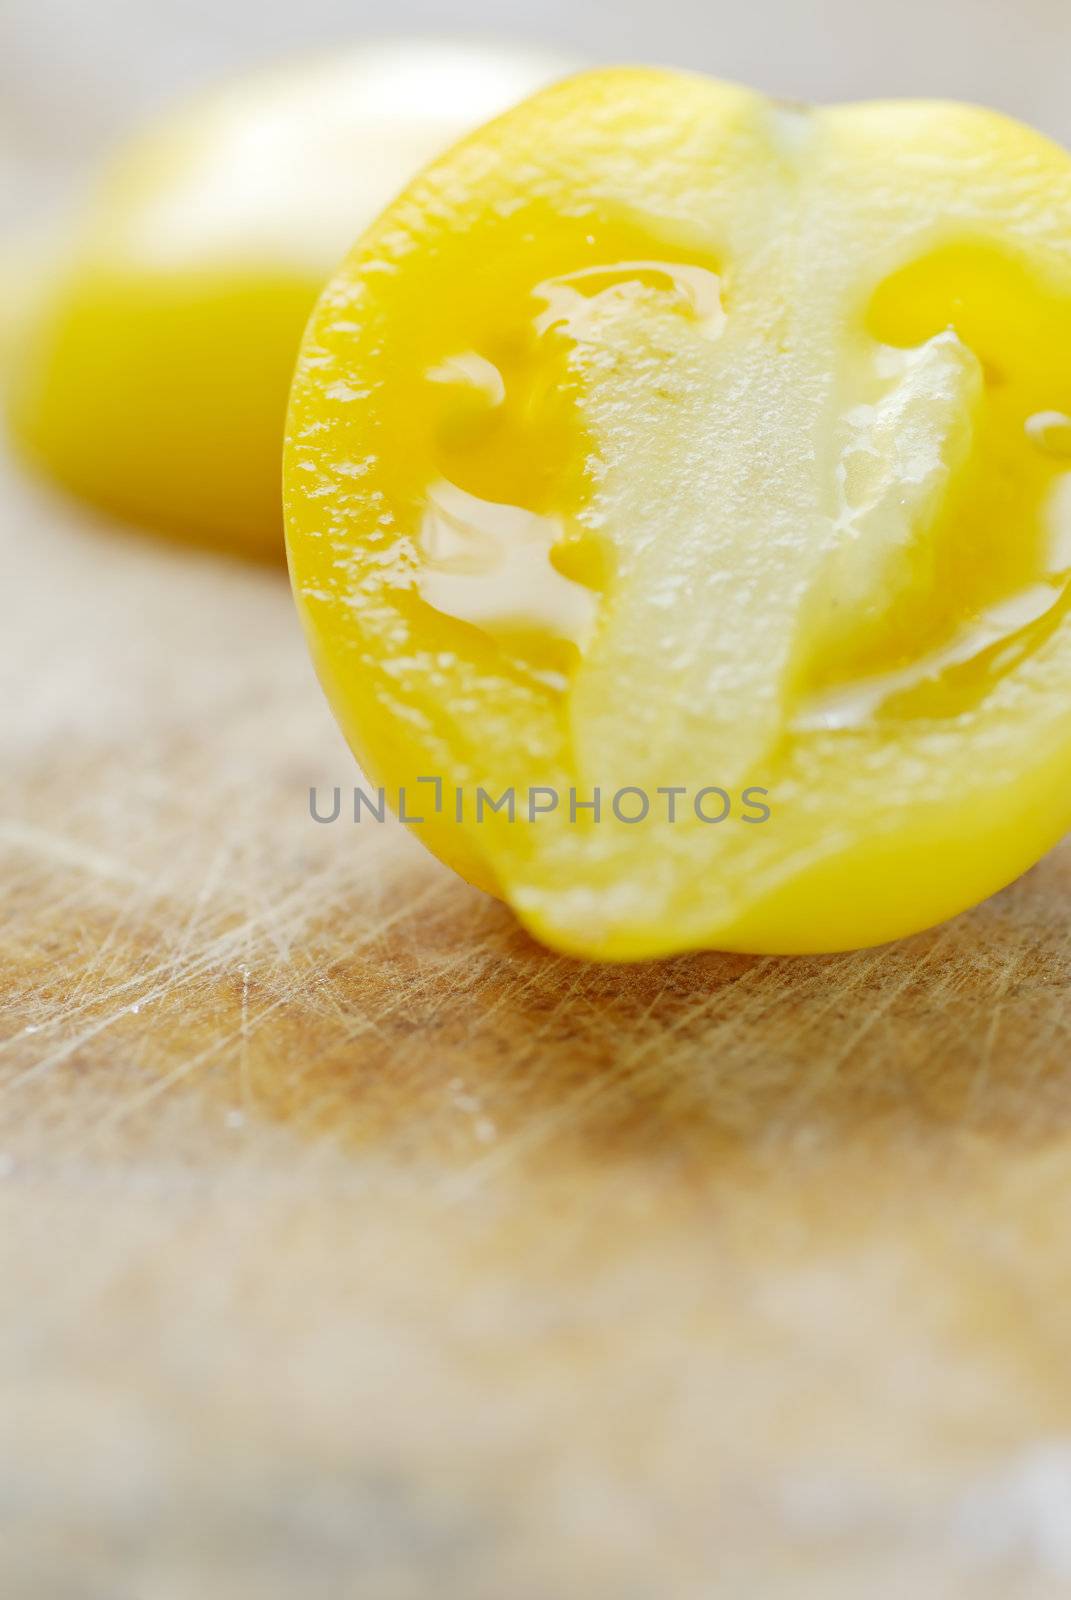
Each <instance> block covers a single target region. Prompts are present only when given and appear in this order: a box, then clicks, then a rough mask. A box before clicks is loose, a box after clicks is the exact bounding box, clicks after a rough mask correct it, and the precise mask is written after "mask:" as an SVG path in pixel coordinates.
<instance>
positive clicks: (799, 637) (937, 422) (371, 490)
mask: <svg viewBox="0 0 1071 1600" xmlns="http://www.w3.org/2000/svg"><path fill="white" fill-rule="evenodd" d="M1069 414H1071V159H1069V157H1068V156H1067V155H1066V154H1065V153H1064V152H1063V151H1061V150H1060V149H1058V148H1057V147H1056V146H1054V145H1052V144H1051V143H1049V142H1048V141H1046V140H1045V139H1043V138H1042V137H1041V136H1039V135H1038V134H1036V133H1034V132H1032V131H1030V130H1029V129H1027V128H1024V127H1022V126H1019V125H1017V124H1015V123H1013V122H1011V121H1008V120H1006V119H1005V118H1003V117H1001V116H998V115H996V114H992V113H989V112H987V111H982V110H978V109H974V108H970V107H964V106H956V105H945V104H929V103H925V104H923V103H908V102H903V103H881V104H864V105H854V106H841V107H836V108H831V109H808V108H803V107H786V106H783V105H777V104H774V103H772V102H770V101H768V100H766V99H764V98H762V97H761V96H759V95H756V94H753V93H751V92H749V91H747V90H744V89H741V88H736V87H731V86H727V85H723V84H719V83H716V82H712V81H709V80H706V79H703V78H699V77H693V76H691V75H685V74H681V73H676V72H669V71H663V70H654V69H652V70H647V69H614V70H609V71H604V72H597V73H592V74H585V75H582V76H580V77H577V78H573V79H570V80H568V81H567V82H565V83H563V84H561V85H558V86H556V87H554V88H552V89H549V90H546V91H544V92H542V93H541V94H538V95H536V96H535V97H534V98H533V99H531V100H530V101H528V102H527V103H525V104H524V105H523V106H521V107H520V108H518V109H516V110H514V111H512V112H511V113H509V114H507V115H506V116H504V117H503V118H501V119H500V120H498V121H497V122H495V123H493V124H491V125H490V126H488V127H486V128H484V129H482V130H481V131H480V132H478V133H476V134H475V135H473V136H471V137H470V138H469V139H467V140H466V141H464V142H463V143H461V144H460V145H459V146H458V147H457V148H455V149H454V150H453V151H452V152H450V153H449V154H448V155H447V156H445V157H444V158H443V159H441V160H440V161H438V162H437V163H436V164H435V165H433V166H432V167H431V168H429V169H428V170H427V171H426V172H425V173H424V174H423V175H422V176H421V177H420V178H419V179H417V180H416V181H415V182H414V183H413V184H412V185H411V187H410V188H409V189H408V190H407V191H406V192H405V194H404V195H402V196H401V197H400V198H399V199H398V201H397V202H396V203H395V204H394V205H393V206H392V207H391V208H390V209H389V210H388V211H387V212H386V213H385V214H384V216H382V217H381V218H380V219H379V221H378V222H377V223H376V224H375V226H374V227H373V228H372V229H371V230H370V231H369V232H368V233H366V234H365V236H364V237H363V238H362V239H361V240H360V241H359V242H358V244H357V245H356V247H355V248H354V250H353V252H352V253H351V255H350V256H349V258H348V259H347V261H346V262H345V264H344V265H343V266H342V267H341V269H340V270H339V272H338V273H337V274H336V276H335V277H334V279H333V280H332V282H331V284H330V285H329V287H328V288H327V290H326V291H325V293H324V295H323V297H322V298H321V300H320V303H319V306H318V308H317V310H316V312H315V314H314V316H313V318H312V320H311V322H310V325H309V329H308V331H307V334H306V337H305V341H304V344H303V348H302V353H301V357H300V360H299V363H298V369H297V374H296V377H295V382H294V388H293V392H292V397H291V407H290V414H289V421H288V428H287V445H286V451H285V472H284V499H285V505H286V521H287V540H288V548H289V558H290V566H291V575H292V580H293V585H294V591H295V595H296V598H297V602H298V606H299V609H300V612H301V615H302V618H303V621H304V625H305V628H306V631H307V635H308V639H309V642H310V646H311V649H312V652H313V656H314V658H315V661H316V664H317V669H318V671H319V674H320V677H321V680H322V682H323V685H324V687H325V690H326V692H327V695H328V697H329V699H330V702H331V704H332V706H333V708H334V711H335V714H336V716H337V718H338V720H339V722H340V724H341V726H342V728H343V731H344V732H345V734H346V736H347V738H348V740H349V741H350V744H351V746H352V748H353V750H354V751H355V753H356V755H357V757H358V759H359V761H360V763H361V765H362V767H363V768H364V770H365V772H366V773H367V774H368V775H369V777H370V778H371V780H372V782H373V783H374V784H382V785H384V786H385V787H386V789H387V791H388V794H389V795H390V796H391V797H392V801H393V803H395V804H398V803H400V802H401V800H402V798H403V797H402V794H401V791H402V790H403V789H404V790H405V795H404V803H405V807H406V810H407V813H408V814H409V815H410V816H412V815H420V816H422V817H423V819H424V820H423V821H422V822H420V823H419V824H417V825H415V827H414V831H415V832H416V833H417V835H418V836H419V837H420V838H421V839H422V840H423V841H424V842H425V843H426V844H427V845H428V846H429V847H430V848H431V849H432V850H433V851H435V852H436V854H438V855H439V856H440V857H441V858H442V859H443V860H444V861H446V862H448V863H449V864H451V865H452V866H454V867H455V868H456V869H457V870H458V871H459V872H461V873H462V874H463V875H464V876H466V877H467V878H469V879H470V880H471V881H473V882H475V883H477V884H480V885H482V886H483V887H484V888H487V889H489V890H491V891H492V892H494V893H497V894H498V895H500V896H502V897H503V898H504V899H505V900H507V901H508V902H509V904H510V905H511V906H513V907H514V909H515V910H516V912H517V914H518V915H519V916H520V918H521V919H522V920H523V922H524V923H525V924H526V926H527V927H528V928H529V929H530V930H531V931H532V932H533V933H535V934H536V935H537V936H538V937H539V938H540V939H542V940H544V941H545V942H546V943H548V944H550V945H551V946H553V947H555V948H557V949H559V950H562V951H566V952H572V953H575V954H579V955H585V956H592V957H599V958H609V959H636V958H641V957H649V956H657V955H663V954H667V953H671V952H674V951H680V950H684V949H689V948H696V947H714V948H723V949H728V950H741V951H751V952H774V953H791V952H819V951H831V950H840V949H846V948H853V947H857V946H863V945H869V944H876V943H881V942H883V941H886V940H890V939H893V938H896V937H899V936H902V935H906V934H910V933H912V932H914V931H916V930H919V929H922V928H925V927H927V926H930V925H932V924H935V923H937V922H939V921H941V920H943V919H945V918H947V917H949V916H952V915H953V914H955V913H957V912H959V911H961V910H963V909H964V908H965V907H967V906H969V905H971V904H973V903H975V902H977V901H979V900H981V899H982V898H984V897H985V896H987V895H989V894H990V893H992V892H993V891H994V890H996V889H998V888H1000V887H1001V886H1002V885H1004V884H1006V883H1008V882H1009V881H1010V880H1012V879H1013V878H1015V877H1016V876H1017V875H1018V874H1019V873H1021V872H1022V871H1023V870H1024V869H1026V868H1027V867H1028V866H1030V865H1031V864H1032V863H1033V862H1035V861H1036V860H1038V858H1039V857H1040V856H1041V855H1042V854H1043V853H1044V852H1045V851H1046V850H1047V849H1048V848H1049V847H1050V846H1051V845H1052V844H1053V843H1054V842H1055V841H1056V840H1057V839H1058V838H1059V837H1060V836H1061V834H1062V833H1063V832H1064V831H1065V830H1066V829H1067V827H1068V825H1069V823H1071V615H1069V603H1068V591H1067V583H1068V576H1069V572H1071V442H1069V441H1071V422H1069V421H1068V416H1069ZM429 777H439V778H441V779H442V781H443V783H444V785H445V786H446V800H445V802H444V804H443V807H442V809H441V810H440V811H438V812H436V811H434V809H433V808H432V795H433V790H432V786H431V785H429V784H424V785H420V784H419V782H418V780H419V779H421V778H425V779H426V778H429ZM536 785H538V786H547V787H548V788H551V789H553V790H554V791H555V792H556V793H557V794H558V795H559V796H560V797H561V799H562V803H561V804H560V805H559V806H558V808H557V809H556V810H554V811H553V812H549V813H547V814H540V815H538V816H537V817H536V819H535V820H534V821H529V820H527V815H526V814H525V815H524V816H522V815H520V814H518V815H517V817H516V819H515V820H512V821H511V820H510V819H509V817H508V815H506V814H504V813H497V814H495V813H488V812H487V811H486V810H485V811H484V815H483V817H482V820H480V821H476V820H475V818H474V816H473V814H472V812H473V809H474V806H473V803H472V802H473V797H474V795H475V792H476V790H477V789H478V788H479V787H484V788H485V789H486V790H487V791H488V792H489V793H490V794H492V795H493V796H495V797H498V796H500V795H501V793H502V791H504V790H505V789H506V788H507V787H508V786H516V788H517V791H518V793H519V794H522V795H523V794H526V793H527V791H528V790H529V789H530V787H531V786H536ZM708 785H718V786H720V787H721V788H722V789H724V790H725V791H727V792H728V793H729V794H730V796H731V798H732V800H733V812H732V814H731V815H730V817H729V818H728V819H727V820H726V821H724V822H723V823H720V824H718V825H716V826H711V825H708V824H705V823H703V822H702V821H700V820H698V818H697V817H696V816H695V814H694V812H693V811H692V809H691V801H690V796H692V795H694V794H695V792H696V791H698V790H700V789H702V788H703V787H704V786H708ZM595 786H599V788H600V789H601V791H602V794H603V796H604V797H606V799H607V800H608V798H609V796H610V795H612V794H614V793H615V792H616V791H617V790H619V789H620V788H621V787H622V786H635V787H637V788H641V789H642V790H644V791H645V792H646V794H647V795H648V796H650V797H651V798H653V797H654V796H655V793H656V791H657V790H658V789H659V788H660V787H668V786H675V787H680V788H683V789H685V790H686V791H687V794H688V796H689V798H688V799H686V800H684V801H682V802H681V805H682V812H683V814H681V813H678V815H677V817H676V820H675V821H673V822H672V823H671V822H670V821H669V820H668V818H667V816H666V814H665V809H664V807H665V802H664V801H663V802H661V803H660V804H659V805H658V807H657V808H655V807H652V810H651V814H650V816H649V817H648V819H647V820H645V821H644V822H643V823H641V824H632V823H625V822H622V821H620V820H618V818H617V817H615V816H614V815H612V814H610V815H607V814H606V811H607V809H608V808H607V806H606V804H605V802H604V811H603V815H602V816H601V817H600V819H599V820H598V821H597V822H596V821H595V820H594V819H593V818H592V817H591V816H590V814H589V813H583V812H579V811H578V813H577V816H576V820H575V821H574V820H573V817H572V816H571V815H570V813H569V808H568V806H567V804H566V803H565V796H566V795H567V794H568V791H569V789H570V788H571V787H575V788H576V790H577V794H578V797H579V798H580V799H586V798H590V797H591V795H592V791H593V788H594V787H595ZM747 786H761V788H762V789H763V790H765V791H767V799H766V802H765V803H766V804H767V805H768V806H769V808H770V816H769V818H768V819H767V820H764V821H763V822H762V823H761V825H754V824H749V823H748V822H747V821H745V820H744V816H743V815H742V813H741V809H740V807H739V805H738V800H739V797H740V795H741V793H742V791H743V790H744V789H745V787H747ZM455 788H456V789H460V790H461V791H462V793H463V795H464V796H465V797H466V800H467V802H468V803H467V805H466V803H465V802H463V810H462V820H461V821H458V820H456V813H455V808H454V798H453V797H454V790H455ZM540 803H542V802H540ZM714 803H715V804H716V802H714ZM708 804H709V802H708ZM637 805H638V802H632V803H631V804H630V805H629V807H628V809H630V810H633V809H635V808H636V806H637Z"/></svg>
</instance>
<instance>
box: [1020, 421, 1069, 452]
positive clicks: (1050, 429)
mask: <svg viewBox="0 0 1071 1600" xmlns="http://www.w3.org/2000/svg"><path fill="white" fill-rule="evenodd" d="M1026 432H1027V437H1028V438H1029V439H1030V441H1031V443H1032V444H1035V445H1037V447H1038V449H1039V450H1043V451H1044V452H1045V454H1046V455H1047V456H1056V457H1057V458H1058V459H1059V460H1071V417H1069V416H1067V415H1066V414H1065V413H1064V412H1063V411H1038V412H1035V414H1034V415H1033V416H1032V417H1028V418H1027V422H1026Z"/></svg>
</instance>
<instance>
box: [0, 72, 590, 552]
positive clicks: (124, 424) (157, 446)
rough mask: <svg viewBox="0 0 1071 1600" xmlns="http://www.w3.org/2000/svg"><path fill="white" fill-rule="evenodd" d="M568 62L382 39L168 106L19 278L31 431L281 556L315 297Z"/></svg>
mask: <svg viewBox="0 0 1071 1600" xmlns="http://www.w3.org/2000/svg"><path fill="white" fill-rule="evenodd" d="M563 70H564V67H563V66H562V64H561V63H560V62H556V61H552V60H551V59H550V58H549V57H545V56H539V55H532V54H529V53H527V52H524V51H523V50H520V49H503V48H498V47H494V46H487V47H482V46H479V45H450V44H446V43H443V44H438V43H435V42H427V43H421V42H417V41H413V42H409V43H405V42H399V43H397V44H381V45H375V46H369V47H366V48H364V49H360V50H355V51H350V52H347V53H345V54H343V55H341V56H338V57H335V58H332V59H331V60H324V61H319V62H317V61H311V62H307V63H304V64H299V65H296V66H291V67H287V68H282V69H278V70H275V71H270V72H266V73H263V74H261V75H259V76H257V77H254V78H252V79H249V80H247V81H245V82H240V83H237V84H235V85H231V86H228V87H225V88H223V89H221V90H219V91H216V92H215V93H212V94H208V95H205V96H204V97H203V98H202V99H200V100H199V101H197V102H196V103H194V104H192V105H190V106H189V107H188V108H186V109H184V110H182V111H180V112H179V113H178V114H173V115H171V116H169V117H166V118H165V119H163V120H162V121H161V122H160V123H158V124H157V125H155V126H154V127H152V128H150V129H149V130H148V131H147V132H145V133H144V134H142V135H141V136H140V137H139V138H137V139H136V140H135V141H134V142H133V143H132V144H131V145H130V146H129V147H128V148H127V149H126V150H125V151H123V152H122V153H121V154H120V155H119V157H118V158H117V159H116V161H115V162H114V163H113V165H112V167H111V168H110V170H109V171H108V172H107V173H106V175H105V176H104V178H103V180H102V182H101V183H100V184H99V186H98V188H97V191H96V193H95V194H94V195H93V197H92V199H91V201H90V204H89V205H88V207H87V208H86V212H85V216H84V218H83V220H82V222H81V224H80V226H79V227H78V228H77V230H76V231H75V233H74V236H73V238H71V239H70V240H69V241H67V243H66V244H65V245H64V246H63V247H62V248H61V249H57V251H56V256H57V259H56V262H55V266H54V268H53V270H52V271H51V273H48V274H46V275H45V277H44V278H43V281H41V283H40V286H39V287H38V288H36V289H33V290H31V293H30V295H29V304H28V305H27V304H25V303H23V304H20V303H19V302H20V300H23V299H24V298H25V297H22V296H20V295H19V293H18V286H17V285H12V284H8V285H7V292H8V293H9V294H12V295H13V296H14V300H13V304H14V305H15V308H16V315H15V317H14V318H13V319H12V320H14V321H15V322H16V324H17V325H16V326H15V327H14V328H12V329H10V330H9V331H8V332H7V335H6V337H5V340H4V343H5V351H4V362H5V366H6V367H7V369H8V370H7V373H6V376H7V380H8V382H7V389H8V397H7V398H8V413H9V418H10V421H11V425H12V429H13V432H14V435H15V438H16V440H17V442H18V443H19V444H20V445H21V447H22V448H23V450H24V451H25V452H26V453H27V454H28V455H29V456H31V457H32V458H33V459H34V460H35V461H36V462H37V463H38V464H39V466H40V467H41V469H42V470H43V471H44V472H46V473H47V474H49V475H50V476H52V477H54V478H56V479H58V480H59V481H60V482H61V483H63V484H65V485H66V486H67V487H69V488H70V489H73V490H74V491H75V492H76V493H78V494H80V495H83V496H84V497H86V498H87V499H90V500H92V501H95V502H97V503H98V504H100V505H101V506H104V507H106V508H107V509H109V510H110V511H113V512H115V513H118V514H119V515H121V516H123V517H125V518H127V519H129V520H131V521H134V522H140V523H144V524H147V525H149V526H152V527H155V528H159V529H162V530H165V531H168V532H171V533H174V534H177V535H179V536H182V537H188V538H193V539H196V540H200V541H202V542H205V543H208V544H214V545H219V546H224V547H227V548H230V549H233V550H236V551H240V552H242V553H245V554H248V555H254V556H266V557H269V558H271V559H281V558H282V555H283V540H282V513H281V508H280V495H279V458H280V453H281V449H282V435H283V423H284V419H285V415H286V400H287V394H288V391H289V387H290V379H291V376H292V374H293V367H294V360H295V357H296V354H297V349H298V346H299V344H300V341H301V334H302V331H303V329H304V326H305V323H306V321H307V320H308V316H309V313H310V311H311V310H312V307H313V305H314V304H315V301H316V297H317V295H318V294H319V292H320V290H321V289H322V288H323V285H324V283H325V282H326V280H327V278H328V277H329V275H330V273H331V271H332V270H333V268H334V267H335V266H336V264H337V263H338V261H339V259H340V258H341V256H342V255H343V253H344V252H345V250H346V249H347V247H348V246H349V244H350V243H351V242H352V240H353V238H354V236H355V235H356V234H357V233H359V232H360V230H361V229H362V228H364V227H366V226H367V225H368V223H369V222H371V221H372V219H373V218H374V217H375V216H376V215H377V213H378V212H379V211H380V210H381V209H382V208H383V206H385V205H386V204H387V202H388V201H389V200H391V199H392V198H393V197H394V196H395V194H397V192H398V190H399V189H401V188H402V187H403V186H404V184H406V183H407V182H408V181H409V179H410V178H411V177H412V176H413V174H414V173H416V172H418V171H419V170H420V168H421V167H422V166H423V165H424V164H425V163H426V162H427V161H428V160H430V159H431V158H432V157H433V156H435V155H437V154H439V153H440V152H441V151H442V150H444V149H446V148H447V146H448V145H450V144H451V143H452V142H453V141H454V140H455V139H457V138H459V137H460V136H461V134H463V133H465V132H467V131H468V130H469V129H470V128H472V127H474V126H476V125H477V124H478V123H479V122H481V121H483V120H485V119H486V118H487V117H489V116H493V115H495V114H496V113H497V112H499V111H502V110H504V109H505V108H506V107H507V106H509V105H511V104H513V103H514V102H515V101H517V100H518V99H520V98H521V97H522V96H524V95H525V94H528V93H530V92H531V90H533V89H534V88H536V87H537V86H539V85H540V84H543V83H546V82H547V81H549V80H550V79H551V78H554V77H558V76H560V75H561V73H562V71H563ZM36 277H37V278H38V279H40V278H41V269H40V265H39V264H38V265H37V270H36ZM7 346H10V348H7Z"/></svg>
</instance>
